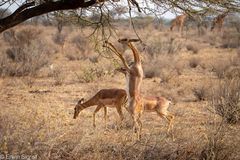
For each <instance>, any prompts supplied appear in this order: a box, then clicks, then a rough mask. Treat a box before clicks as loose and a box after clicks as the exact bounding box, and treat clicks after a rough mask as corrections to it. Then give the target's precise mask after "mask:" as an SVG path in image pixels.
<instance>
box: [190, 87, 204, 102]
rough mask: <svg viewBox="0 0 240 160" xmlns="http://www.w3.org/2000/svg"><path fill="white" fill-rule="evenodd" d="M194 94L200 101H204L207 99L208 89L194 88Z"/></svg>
mask: <svg viewBox="0 0 240 160" xmlns="http://www.w3.org/2000/svg"><path fill="white" fill-rule="evenodd" d="M192 92H193V95H194V96H195V97H196V98H197V100H198V101H204V100H206V98H207V89H206V87H204V86H200V87H196V88H193V89H192Z"/></svg>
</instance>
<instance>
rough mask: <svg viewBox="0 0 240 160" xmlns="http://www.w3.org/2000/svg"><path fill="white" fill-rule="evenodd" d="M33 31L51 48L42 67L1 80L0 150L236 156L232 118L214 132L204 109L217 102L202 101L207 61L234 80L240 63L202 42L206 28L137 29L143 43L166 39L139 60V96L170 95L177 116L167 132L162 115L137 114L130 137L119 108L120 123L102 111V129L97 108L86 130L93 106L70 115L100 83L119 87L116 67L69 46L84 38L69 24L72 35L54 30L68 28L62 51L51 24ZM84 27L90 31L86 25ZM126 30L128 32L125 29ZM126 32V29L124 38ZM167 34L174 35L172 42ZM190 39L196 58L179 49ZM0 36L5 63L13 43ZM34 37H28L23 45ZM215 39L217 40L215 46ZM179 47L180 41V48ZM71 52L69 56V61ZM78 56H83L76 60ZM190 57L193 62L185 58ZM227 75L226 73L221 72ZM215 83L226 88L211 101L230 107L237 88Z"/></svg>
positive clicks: (60, 155)
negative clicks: (186, 33)
mask: <svg viewBox="0 0 240 160" xmlns="http://www.w3.org/2000/svg"><path fill="white" fill-rule="evenodd" d="M28 27H29V26H19V28H16V31H15V32H16V33H18V32H20V31H21V30H22V29H24V28H28ZM36 28H39V29H40V30H41V29H42V31H41V33H40V34H39V35H38V36H37V37H39V36H40V37H44V38H45V40H46V42H47V43H48V44H49V45H50V44H51V48H54V47H56V49H51V50H49V52H50V53H54V54H49V56H47V57H46V59H47V60H48V63H51V65H50V66H48V65H44V66H43V67H42V68H40V69H39V70H38V72H36V75H35V76H24V77H10V76H5V77H4V78H2V77H1V78H0V88H1V89H0V95H1V96H0V155H3V154H8V155H10V154H11V155H22V154H25V155H31V156H37V158H38V159H43V160H45V159H51V160H53V159H58V160H59V159H64V160H67V159H69V160H70V159H71V160H72V159H81V160H82V159H114V160H116V159H119V160H122V159H138V160H139V159H176V160H183V159H235V160H237V159H240V156H239V152H240V148H239V145H240V139H239V137H238V136H237V135H238V133H239V131H240V127H239V123H236V124H234V125H229V124H228V123H223V124H224V125H223V126H222V128H223V129H221V130H219V129H218V128H219V126H220V125H221V122H222V116H219V114H218V112H217V114H216V111H217V110H216V111H215V110H213V111H214V112H209V108H211V109H215V108H212V107H215V106H219V105H216V103H209V102H211V101H209V102H208V101H206V99H208V97H209V95H208V94H209V90H210V91H211V90H212V88H211V87H214V88H215V87H216V88H218V87H217V86H218V81H219V79H218V78H216V74H213V73H212V67H211V65H210V64H212V65H213V66H214V67H215V69H214V70H213V71H215V72H217V71H216V70H217V69H216V68H218V66H215V63H216V64H219V65H220V64H222V65H224V64H228V65H227V66H228V67H226V68H227V69H226V70H225V72H224V74H222V75H223V76H222V77H223V78H221V79H224V80H225V79H234V78H236V77H238V76H237V75H238V74H237V73H238V72H237V71H236V72H235V71H229V70H232V69H231V68H238V67H239V65H238V63H237V61H235V62H234V63H233V61H229V63H225V62H226V59H227V61H228V60H229V59H231V58H232V57H233V56H236V57H237V55H238V54H236V53H237V49H231V50H228V49H223V48H215V47H213V46H211V45H206V44H205V42H204V39H205V38H206V37H205V36H209V35H210V34H209V33H206V35H204V36H202V37H191V38H192V39H188V40H186V39H184V38H182V37H180V36H177V35H178V34H177V33H169V32H167V31H166V32H159V31H157V30H154V29H151V28H150V29H151V30H149V32H146V31H145V30H140V31H141V32H140V36H144V37H147V38H146V39H147V41H148V42H154V40H157V39H159V37H161V36H162V37H164V36H165V37H164V38H165V39H162V41H164V42H166V43H169V44H168V45H165V43H164V44H163V43H162V42H160V46H161V45H162V47H163V48H164V49H162V48H160V49H159V48H158V49H156V47H157V45H158V44H159V43H157V42H156V43H157V44H153V46H154V47H153V48H154V50H155V49H156V50H155V51H156V54H155V51H154V52H151V53H150V52H149V54H147V53H146V55H147V56H146V59H144V61H143V63H144V64H143V65H144V70H145V75H146V77H148V78H144V79H143V85H142V93H143V95H144V96H145V95H147V96H166V97H172V98H173V99H174V102H175V104H174V105H171V106H170V108H169V110H170V111H171V112H172V113H174V115H175V117H176V118H175V120H174V128H173V130H172V131H171V132H170V134H167V123H166V122H165V121H164V120H162V119H161V118H160V117H159V116H158V115H156V114H154V113H144V114H143V116H142V118H141V119H142V122H143V131H142V138H141V140H140V141H136V135H135V134H134V133H133V131H132V129H131V123H132V121H131V118H130V116H129V114H128V113H127V112H126V111H125V110H124V116H125V120H124V122H123V124H122V126H120V125H119V117H118V114H117V112H116V110H115V109H109V110H108V123H107V129H105V128H104V123H103V122H104V120H103V113H102V112H103V111H100V112H99V113H98V114H97V116H96V125H97V128H96V129H94V128H93V127H92V114H93V111H94V109H95V107H90V108H87V109H86V110H84V111H82V112H81V113H80V115H79V117H78V118H77V119H76V120H74V119H73V111H74V110H73V108H74V106H75V105H76V103H77V101H78V100H79V99H80V98H82V97H84V98H85V99H88V98H90V97H91V96H92V95H94V94H95V93H96V92H97V91H98V90H100V89H103V88H124V87H125V78H124V76H123V75H122V74H115V73H114V69H115V67H119V64H118V63H116V61H115V60H113V59H108V58H103V57H97V56H96V54H95V53H91V54H90V56H88V51H91V52H92V48H91V47H90V46H87V47H86V48H83V50H81V49H79V48H78V47H77V45H76V43H80V44H81V45H82V44H85V43H84V42H82V41H81V40H80V42H79V41H78V40H76V41H77V42H75V41H72V40H73V39H75V37H76V35H80V34H81V33H82V32H81V31H79V30H75V29H74V27H73V29H71V30H73V31H72V32H69V31H66V30H68V29H67V27H66V28H63V31H62V32H61V34H66V33H68V35H67V36H66V39H65V42H64V45H65V47H64V49H63V50H64V52H61V51H62V50H61V46H60V45H55V44H54V41H53V37H52V35H51V33H55V31H56V28H53V27H46V28H45V27H40V26H39V27H36ZM84 31H86V32H89V29H86V30H84ZM65 32H66V33H65ZM120 32H121V31H120ZM195 32H196V31H195ZM124 33H125V32H124ZM125 34H128V31H126V33H125ZM131 34H132V33H130V32H129V35H131ZM146 35H154V36H146ZM194 35H197V34H196V33H194ZM172 36H174V37H175V39H174V40H172V42H171V37H172ZM151 38H152V40H151ZM199 38H202V39H200V40H199ZM36 39H38V38H36ZM195 40H199V41H198V43H201V45H204V46H205V47H204V48H203V49H201V52H199V53H198V54H197V55H193V54H190V53H189V52H188V51H186V50H184V49H182V48H185V47H183V45H184V44H186V43H190V42H189V41H195ZM0 41H2V44H6V45H2V46H5V48H1V50H0V52H1V53H2V54H1V55H2V56H4V57H5V59H8V61H13V60H12V59H10V58H9V57H8V55H7V54H6V52H5V51H6V49H7V48H11V47H12V46H11V45H9V44H8V42H4V41H3V39H0ZM35 41H36V40H34V38H33V39H32V40H31V42H30V43H29V44H30V46H31V45H32V43H33V42H34V43H35ZM159 41H160V40H159ZM208 43H209V42H208ZM218 43H219V41H218V40H216V45H217V44H218ZM0 44H1V43H0ZM148 44H150V43H148ZM178 44H181V47H180V48H181V49H180V48H179V45H178ZM171 48H175V49H171ZM37 50H38V52H40V51H42V50H41V49H37ZM125 50H126V49H123V51H125ZM30 51H32V50H30ZM55 51H57V53H55ZM158 51H159V52H158ZM168 51H171V52H168ZM31 53H32V52H31ZM143 53H144V52H143ZM160 53H165V54H160ZM169 53H172V54H169ZM175 53H178V54H175ZM26 55H28V54H26ZM70 55H74V56H76V58H75V57H74V58H73V59H71V58H69V56H70ZM143 55H144V56H145V54H143ZM28 56H29V55H28ZM84 56H85V57H86V58H82V57H84ZM196 56H197V57H196ZM4 57H3V58H4ZM194 58H195V60H192V59H194ZM69 59H70V60H71V61H70V60H69ZM233 59H236V58H233ZM191 61H193V62H194V61H196V62H194V63H196V65H195V66H198V65H200V62H201V63H204V64H205V67H204V69H203V67H195V69H192V68H191V67H186V66H189V65H190V62H191ZM222 62H224V63H222ZM14 63H17V62H14ZM5 64H6V63H5V60H3V61H0V72H2V71H3V70H5V69H6V68H4V66H5ZM51 66H53V67H51ZM214 67H213V68H214ZM219 68H221V65H220V67H219ZM219 70H220V69H219ZM219 72H220V71H219ZM230 72H231V73H230ZM233 72H234V73H233ZM228 73H229V74H230V75H231V76H228ZM219 74H220V75H221V73H219ZM219 77H221V76H219ZM161 82H167V83H161ZM238 82H239V81H238ZM234 84H235V81H234ZM208 86H211V87H208ZM221 86H222V88H224V87H223V86H225V90H222V91H221V92H220V91H219V92H215V93H214V96H215V99H214V102H218V103H217V104H222V106H229V105H228V103H227V102H228V101H229V102H231V104H236V102H237V101H236V100H237V98H236V97H237V94H236V93H238V92H237V90H236V89H235V88H236V87H234V86H236V85H233V81H232V82H231V85H230V86H231V87H230V86H229V88H228V87H227V85H221ZM194 88H195V89H194ZM193 90H195V91H193ZM214 91H215V90H214ZM216 91H217V90H216ZM193 92H194V93H193ZM225 93H226V94H225ZM194 94H195V95H194ZM230 95H231V96H230ZM214 96H213V97H214ZM221 96H222V97H223V98H224V100H223V101H221V100H219V99H218V97H221ZM175 99H176V100H175ZM196 99H197V101H196ZM220 102H221V103H220ZM233 102H234V103H233ZM212 104H214V105H212ZM237 104H238V105H235V106H239V101H238V103H237ZM220 115H221V114H220ZM224 115H225V114H224ZM232 117H234V118H232V119H231V122H235V121H236V120H238V117H237V116H235V114H234V115H233V116H232ZM223 118H225V116H224V117H223ZM228 119H229V118H228ZM232 120H234V121H232ZM219 131H220V132H219ZM216 133H218V134H216ZM33 158H34V157H33Z"/></svg>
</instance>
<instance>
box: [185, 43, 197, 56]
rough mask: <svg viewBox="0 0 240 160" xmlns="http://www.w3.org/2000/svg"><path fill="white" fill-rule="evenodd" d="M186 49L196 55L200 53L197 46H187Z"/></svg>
mask: <svg viewBox="0 0 240 160" xmlns="http://www.w3.org/2000/svg"><path fill="white" fill-rule="evenodd" d="M186 48H187V50H188V51H192V53H194V54H197V53H198V52H199V48H198V46H197V45H196V44H187V45H186Z"/></svg>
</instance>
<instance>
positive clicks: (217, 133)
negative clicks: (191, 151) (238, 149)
mask: <svg viewBox="0 0 240 160" xmlns="http://www.w3.org/2000/svg"><path fill="white" fill-rule="evenodd" d="M210 129H211V130H210V131H208V132H207V135H206V140H207V142H206V144H205V146H204V147H203V148H202V150H201V153H200V155H199V159H200V160H228V159H232V158H233V157H232V154H233V153H232V151H233V149H234V146H232V145H231V146H228V145H227V144H226V141H228V139H226V137H225V134H226V133H227V129H228V127H227V126H226V125H225V124H223V123H220V124H217V123H216V124H214V126H213V127H211V128H210Z"/></svg>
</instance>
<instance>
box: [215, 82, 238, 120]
mask: <svg viewBox="0 0 240 160" xmlns="http://www.w3.org/2000/svg"><path fill="white" fill-rule="evenodd" d="M211 104H212V106H213V108H214V109H215V112H216V113H217V114H218V115H220V116H221V117H222V118H223V120H224V121H226V122H228V123H237V122H238V121H239V120H240V79H239V78H235V79H231V80H229V79H225V80H223V81H221V82H220V83H219V85H218V86H217V88H216V89H215V90H214V92H213V95H212V98H211Z"/></svg>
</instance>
